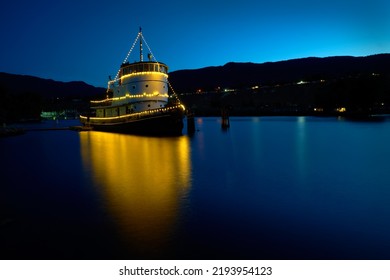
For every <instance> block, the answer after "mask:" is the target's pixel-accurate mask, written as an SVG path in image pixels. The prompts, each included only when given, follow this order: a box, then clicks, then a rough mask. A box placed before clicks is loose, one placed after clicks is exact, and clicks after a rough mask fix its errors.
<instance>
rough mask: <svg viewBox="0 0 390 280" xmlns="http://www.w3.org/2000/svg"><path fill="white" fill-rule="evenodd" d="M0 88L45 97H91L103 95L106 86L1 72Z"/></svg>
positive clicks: (12, 92) (8, 91)
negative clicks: (100, 86)
mask: <svg viewBox="0 0 390 280" xmlns="http://www.w3.org/2000/svg"><path fill="white" fill-rule="evenodd" d="M0 88H2V90H3V91H6V92H7V93H9V94H11V95H12V94H23V93H35V94H39V95H40V96H41V97H43V98H54V97H55V98H57V97H59V98H70V97H71V98H80V99H85V98H91V97H93V96H96V95H103V94H104V92H105V89H104V88H97V87H94V86H91V85H88V84H86V83H84V82H81V81H79V82H59V81H54V80H51V79H42V78H38V77H33V76H26V75H16V74H8V73H1V72H0Z"/></svg>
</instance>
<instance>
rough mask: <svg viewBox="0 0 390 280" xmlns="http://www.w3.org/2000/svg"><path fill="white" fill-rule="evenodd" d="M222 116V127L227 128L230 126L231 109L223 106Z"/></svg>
mask: <svg viewBox="0 0 390 280" xmlns="http://www.w3.org/2000/svg"><path fill="white" fill-rule="evenodd" d="M221 117H222V123H221V126H222V128H224V129H226V128H229V127H230V120H229V109H228V108H226V107H223V108H222V109H221Z"/></svg>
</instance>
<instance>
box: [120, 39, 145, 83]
mask: <svg viewBox="0 0 390 280" xmlns="http://www.w3.org/2000/svg"><path fill="white" fill-rule="evenodd" d="M140 36H142V34H141V32H138V35H137V37H136V38H135V40H134V42H133V45H132V46H131V48H130V50H129V52H128V53H127V55H126V57H125V59H124V60H123V63H126V62H127V60H128V59H129V56H130V54H131V52H132V51H133V49H134V47H135V44H136V43H137V41H138V38H139V37H140ZM142 38H143V36H142ZM144 41H145V40H144ZM145 43H146V42H145ZM146 45H147V44H146ZM120 71H121V69H120V68H119V70H118V72H117V73H116V76H115V79H114V80H117V79H118V76H119V73H120Z"/></svg>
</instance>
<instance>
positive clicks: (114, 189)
mask: <svg viewBox="0 0 390 280" xmlns="http://www.w3.org/2000/svg"><path fill="white" fill-rule="evenodd" d="M80 142H81V153H82V158H83V164H84V167H85V169H86V171H87V172H90V173H91V174H92V180H93V183H94V185H96V186H98V187H99V189H100V192H101V194H102V199H103V203H104V204H105V205H106V207H107V210H108V212H109V213H110V215H112V217H113V220H114V221H115V223H116V224H117V226H118V229H119V231H120V233H121V236H122V237H123V239H124V241H125V243H126V244H128V245H130V246H131V248H132V249H133V250H138V251H139V252H143V253H145V254H146V255H147V254H154V255H155V254H156V253H157V254H158V252H159V250H164V246H165V245H167V242H168V241H169V240H170V239H171V238H172V234H173V231H174V229H175V226H176V224H177V221H178V219H179V217H180V207H182V206H183V205H182V203H181V202H182V201H183V198H185V197H186V194H187V192H188V190H189V188H190V178H191V161H190V143H189V138H188V137H187V136H181V137H167V138H158V137H142V136H133V135H124V134H115V133H104V132H95V131H91V132H86V133H80Z"/></svg>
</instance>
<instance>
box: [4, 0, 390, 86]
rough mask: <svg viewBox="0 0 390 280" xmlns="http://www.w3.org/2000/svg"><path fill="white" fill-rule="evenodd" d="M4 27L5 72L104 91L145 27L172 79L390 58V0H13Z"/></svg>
mask: <svg viewBox="0 0 390 280" xmlns="http://www.w3.org/2000/svg"><path fill="white" fill-rule="evenodd" d="M0 21H1V24H0V34H1V41H0V42H1V45H0V49H1V52H0V72H8V73H14V74H26V75H33V76H39V77H42V78H50V79H54V80H59V81H85V82H87V83H89V84H92V85H95V86H103V87H105V86H106V83H107V79H108V76H109V75H112V76H115V74H116V72H117V70H118V68H119V65H120V63H121V62H122V61H123V59H124V58H125V56H126V54H127V52H128V50H129V49H130V47H131V45H132V43H133V41H134V39H135V37H136V36H137V32H138V28H139V27H140V26H142V28H143V34H144V37H145V39H146V42H147V43H148V45H149V46H150V47H151V49H152V51H153V54H154V55H155V57H156V59H157V60H159V61H162V62H165V63H167V64H168V66H169V67H170V71H174V70H181V69H195V68H201V67H206V66H219V65H224V64H225V63H227V62H231V61H233V62H255V63H262V62H269V61H279V60H287V59H293V58H302V57H308V56H317V57H326V56H336V55H352V56H364V55H370V54H376V53H388V52H390V1H388V0H328V1H326V0H324V1H316V0H297V1H282V0H272V1H269V0H267V1H262V0H240V1H238V0H190V1H183V0H165V1H154V0H149V1H148V0H140V1H135V0H124V1H120V0H111V1H100V0H96V1H84V0H68V1H61V0H60V1H52V0H50V1H44V0H36V1H23V0H22V1H20V0H12V1H3V2H2V4H1V8H0ZM145 49H146V47H145ZM146 54H147V53H146V52H145V57H147V56H146ZM137 55H138V52H136V51H135V52H133V55H132V56H131V57H130V59H129V60H130V62H133V61H134V60H136V59H137Z"/></svg>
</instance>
